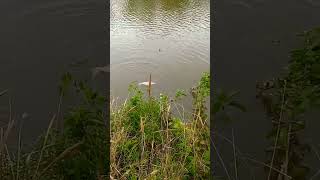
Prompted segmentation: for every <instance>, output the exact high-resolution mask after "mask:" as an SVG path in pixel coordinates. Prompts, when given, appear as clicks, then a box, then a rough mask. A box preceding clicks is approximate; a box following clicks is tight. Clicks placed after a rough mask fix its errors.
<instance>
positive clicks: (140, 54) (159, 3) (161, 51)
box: [110, 0, 210, 97]
mask: <svg viewBox="0 0 320 180" xmlns="http://www.w3.org/2000/svg"><path fill="white" fill-rule="evenodd" d="M110 4H111V5H110V6H111V12H110V18H111V21H110V48H111V49H110V53H111V67H110V69H111V94H112V95H114V96H121V97H126V95H127V87H128V85H129V83H131V82H133V81H138V82H142V81H146V80H147V79H148V77H149V74H150V73H151V74H152V81H154V82H156V83H157V84H156V85H155V86H154V89H155V92H154V93H156V92H160V91H165V92H173V91H174V90H175V89H177V88H180V89H188V88H190V87H191V86H192V85H194V83H196V82H197V80H198V79H199V78H200V75H201V73H202V72H204V71H209V68H210V67H209V62H210V9H209V7H210V1H209V0H201V1H199V0H175V1H172V0H111V3H110Z"/></svg>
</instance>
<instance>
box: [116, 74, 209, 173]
mask: <svg viewBox="0 0 320 180" xmlns="http://www.w3.org/2000/svg"><path fill="white" fill-rule="evenodd" d="M209 81H210V78H209V75H208V74H204V75H203V77H202V78H201V80H200V82H199V84H198V85H197V86H196V87H194V88H193V89H192V90H191V93H190V94H191V95H192V97H193V110H192V111H189V112H186V111H185V110H184V109H183V106H182V105H181V104H180V103H179V100H180V98H182V96H185V95H186V94H185V93H184V92H182V91H177V93H176V96H175V97H173V98H170V97H168V96H166V95H164V94H160V96H159V97H145V96H144V93H143V92H142V91H141V90H140V89H139V88H138V87H137V86H136V85H134V84H133V85H131V87H130V93H131V97H130V98H129V99H128V100H127V101H126V102H125V103H124V104H121V105H120V106H117V105H116V104H115V103H112V104H111V107H112V108H111V112H112V115H111V177H112V178H114V179H194V178H195V179H208V178H209V170H210V167H209V166H210V134H209V125H208V118H207V114H206V107H205V105H204V104H205V102H206V99H207V97H208V96H209V93H210V85H209ZM174 111H175V113H173V112H174Z"/></svg>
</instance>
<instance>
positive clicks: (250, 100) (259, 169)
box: [211, 0, 320, 179]
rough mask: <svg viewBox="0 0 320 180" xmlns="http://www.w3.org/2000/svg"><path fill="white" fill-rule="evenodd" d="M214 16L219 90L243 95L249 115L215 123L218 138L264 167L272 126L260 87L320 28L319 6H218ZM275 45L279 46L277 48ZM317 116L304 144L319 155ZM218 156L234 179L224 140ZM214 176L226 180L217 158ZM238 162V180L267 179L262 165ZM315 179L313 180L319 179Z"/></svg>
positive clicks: (232, 2) (288, 1) (308, 0)
mask: <svg viewBox="0 0 320 180" xmlns="http://www.w3.org/2000/svg"><path fill="white" fill-rule="evenodd" d="M214 9H215V12H214V13H213V16H214V19H215V23H214V27H213V54H212V58H213V61H212V62H211V63H212V64H213V72H214V73H215V79H214V80H215V82H216V83H215V84H214V87H215V88H222V89H225V90H239V91H240V94H239V96H238V100H239V101H240V102H241V103H242V104H244V105H245V106H246V107H247V110H248V111H247V112H245V113H238V112H237V111H234V112H232V119H233V121H232V122H231V123H228V124H225V123H222V122H219V121H216V122H215V125H216V129H217V133H220V134H222V135H223V136H226V137H227V138H229V140H230V139H232V135H231V132H232V129H231V128H234V137H235V144H236V146H237V147H238V148H239V149H240V150H241V151H242V153H244V154H245V156H249V157H251V158H253V159H255V160H258V161H260V162H265V160H266V156H265V151H264V150H265V149H266V148H267V147H269V144H268V141H267V140H266V135H267V133H268V132H269V131H270V125H271V123H270V120H269V119H267V118H266V115H265V111H264V110H263V106H262V105H261V103H260V102H259V101H258V100H257V99H256V98H255V95H256V90H255V86H256V82H257V81H263V80H269V79H271V78H273V77H277V76H279V75H280V73H281V72H283V68H284V67H285V66H286V65H287V62H288V60H289V52H290V50H292V49H293V48H297V47H299V45H300V42H301V41H299V39H298V38H297V37H296V34H297V33H301V32H303V31H305V30H309V29H311V28H314V27H316V26H320V3H319V1H315V0H313V1H312V0H282V1H277V0H217V1H216V2H215V3H214ZM275 42H277V43H275ZM318 117H319V115H318V116H313V117H311V116H308V120H307V129H306V131H305V136H306V138H305V142H308V143H310V142H311V143H312V145H314V146H316V147H317V150H318V151H320V146H319V144H320V141H319V138H318V137H319V126H320V123H319V121H318ZM215 137H216V138H215V142H216V144H217V147H218V149H219V152H220V153H221V154H222V155H223V160H224V163H225V166H226V167H227V170H228V173H229V174H230V176H231V177H235V171H234V167H233V165H234V162H233V161H232V159H233V148H232V144H230V143H228V142H227V141H226V140H224V139H223V138H221V137H218V136H215ZM213 159H214V161H215V163H214V164H215V171H216V173H217V174H219V175H223V176H226V174H227V173H226V171H225V170H224V168H223V166H222V164H221V161H220V160H219V159H218V158H217V156H215V157H213ZM306 159H307V163H308V164H309V166H310V167H311V171H310V176H311V175H313V174H315V173H316V171H317V170H318V169H319V167H320V161H319V159H318V158H317V156H316V155H315V153H314V151H312V152H310V153H309V154H307V156H306ZM248 163H249V167H248V166H247V165H246V162H245V161H241V162H239V166H238V168H239V169H240V170H239V179H266V177H265V174H264V169H263V166H261V164H257V163H252V162H251V161H249V162H248ZM319 178H320V177H319V176H318V177H316V178H315V179H319Z"/></svg>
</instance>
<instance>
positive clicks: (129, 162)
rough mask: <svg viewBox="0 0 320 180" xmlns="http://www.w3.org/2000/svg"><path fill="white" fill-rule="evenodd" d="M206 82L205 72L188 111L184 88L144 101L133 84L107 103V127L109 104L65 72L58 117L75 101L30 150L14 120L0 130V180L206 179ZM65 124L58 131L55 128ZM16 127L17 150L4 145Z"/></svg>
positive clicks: (208, 149)
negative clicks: (118, 99)
mask: <svg viewBox="0 0 320 180" xmlns="http://www.w3.org/2000/svg"><path fill="white" fill-rule="evenodd" d="M209 79H210V78H209V74H208V73H204V74H203V76H202V78H201V80H200V82H199V83H198V84H196V86H195V87H193V88H192V89H191V92H190V95H191V98H190V99H193V109H190V110H188V111H186V110H184V108H183V105H182V104H181V103H180V100H181V98H183V97H184V96H186V93H185V92H184V91H177V93H176V96H175V97H172V98H170V97H168V96H166V95H164V94H160V95H159V96H157V97H153V96H152V97H151V96H150V97H149V96H148V97H146V96H145V95H144V93H143V91H142V90H141V89H139V87H138V86H137V85H135V84H132V85H131V86H130V88H129V92H130V98H129V99H128V100H127V101H126V102H124V103H122V104H119V105H117V104H116V103H114V101H112V102H111V103H110V111H111V112H110V113H111V122H106V111H105V108H106V100H107V99H106V98H105V97H104V96H102V95H100V94H99V93H97V92H95V91H94V90H93V89H91V88H90V87H88V86H87V84H86V83H84V82H82V81H79V80H76V79H75V78H74V77H72V76H71V75H70V74H68V73H66V74H65V75H64V76H63V77H62V80H61V85H60V87H59V90H60V103H59V108H58V114H60V113H59V112H60V111H61V105H62V102H63V101H64V99H65V97H66V96H68V94H69V95H70V92H71V94H72V95H74V93H76V96H75V97H76V99H77V104H75V105H72V106H70V108H69V109H68V110H67V111H65V112H64V113H63V115H59V116H57V115H55V116H53V117H52V119H51V121H50V123H49V125H48V128H47V131H46V132H45V133H44V134H43V135H41V136H40V137H39V138H38V141H37V142H36V143H35V145H34V146H33V148H32V150H28V151H25V148H24V147H22V144H23V137H21V129H20V131H19V128H20V127H17V126H16V122H15V120H14V119H11V118H10V119H9V122H8V124H7V125H6V126H5V127H1V129H0V135H1V136H0V137H1V138H0V177H1V178H2V179H10V180H11V179H13V180H15V179H23V180H24V179H28V180H29V179H31V180H32V179H37V180H38V179H41V180H42V179H44V180H46V179H48V180H49V179H50V180H52V179H88V180H90V179H92V180H93V179H109V178H111V179H113V178H115V179H138V178H139V179H192V178H195V179H199V178H201V179H208V178H209V169H210V168H209V164H210V163H209V162H210V156H209V152H210V148H209V146H210V143H209V138H210V137H209V125H208V117H207V111H206V107H205V103H206V100H207V99H208V98H207V97H208V96H209V92H210V84H209ZM1 95H2V96H3V95H5V92H3V93H1ZM64 106H66V105H64ZM10 117H13V116H12V115H10ZM62 120H63V127H62V128H60V129H57V128H56V127H57V126H58V121H62ZM107 123H110V126H111V127H110V128H111V131H109V129H108V126H107ZM13 129H18V132H19V133H18V142H17V150H16V151H14V152H13V151H10V150H9V149H8V147H7V143H8V142H7V141H8V137H9V136H10V134H11V133H13V132H14V131H13ZM109 139H110V140H109ZM110 142H111V143H110ZM109 155H110V156H109ZM109 165H110V166H109ZM109 170H110V174H108V173H109Z"/></svg>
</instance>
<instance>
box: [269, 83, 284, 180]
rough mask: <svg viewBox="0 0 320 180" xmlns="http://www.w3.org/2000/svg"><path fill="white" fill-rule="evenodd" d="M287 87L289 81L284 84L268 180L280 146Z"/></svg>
mask: <svg viewBox="0 0 320 180" xmlns="http://www.w3.org/2000/svg"><path fill="white" fill-rule="evenodd" d="M286 87H287V81H285V84H284V89H283V94H282V101H281V102H282V103H281V110H280V117H279V123H278V127H277V136H276V140H275V143H274V149H273V153H272V158H271V163H270V170H269V174H268V180H270V177H271V172H272V167H273V161H274V158H275V154H276V147H277V144H278V138H279V134H280V127H281V123H280V121H281V119H282V114H283V107H284V99H285V93H286Z"/></svg>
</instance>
